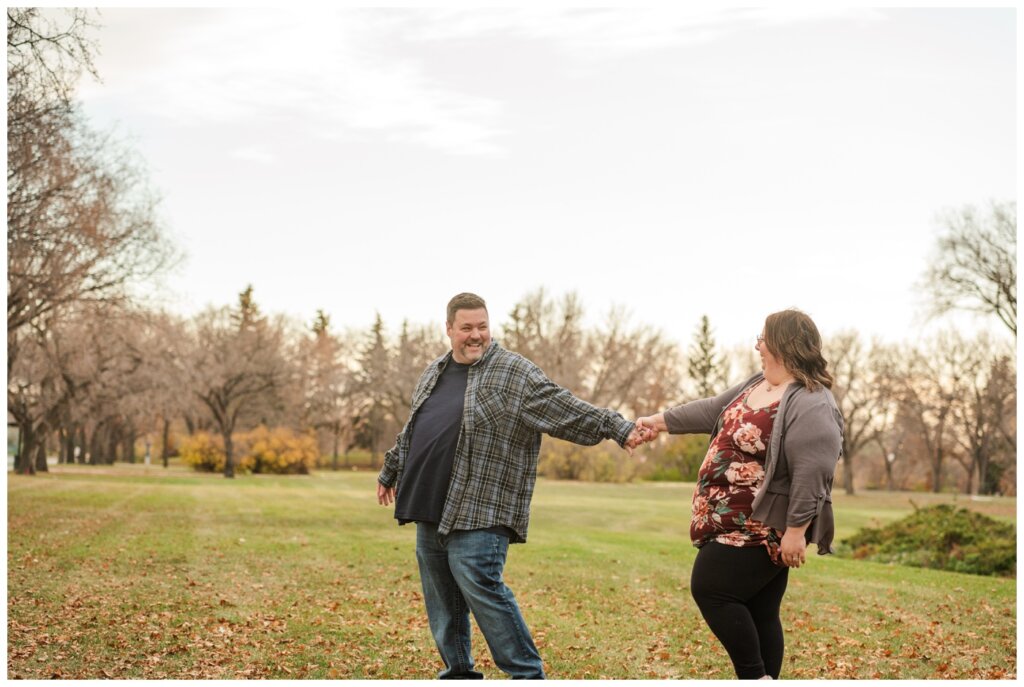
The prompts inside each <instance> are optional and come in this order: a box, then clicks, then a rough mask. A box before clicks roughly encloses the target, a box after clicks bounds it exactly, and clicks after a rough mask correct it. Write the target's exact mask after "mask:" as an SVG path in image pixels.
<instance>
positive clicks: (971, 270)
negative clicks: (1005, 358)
mask: <svg viewBox="0 0 1024 687" xmlns="http://www.w3.org/2000/svg"><path fill="white" fill-rule="evenodd" d="M942 223H943V225H944V227H945V233H943V234H942V235H940V236H939V239H938V245H937V251H936V252H937V254H936V257H935V258H934V260H933V262H932V265H931V267H929V268H928V271H927V272H926V274H925V281H924V288H925V289H926V290H927V291H928V292H929V293H930V294H931V296H932V298H933V304H932V314H935V315H938V314H943V313H946V312H949V311H951V310H966V311H970V312H980V313H985V314H992V315H995V316H996V317H998V318H999V320H1000V321H1001V322H1002V323H1003V324H1004V325H1006V328H1007V329H1009V330H1010V331H1011V332H1012V333H1013V335H1014V337H1016V336H1017V203H1016V202H1015V201H1007V202H1001V203H1000V202H992V203H991V205H990V207H989V212H988V214H987V215H982V214H981V213H980V212H979V211H978V210H977V209H976V208H974V207H972V206H967V207H964V208H962V209H960V210H958V211H949V212H947V213H946V214H945V215H944V216H943V218H942Z"/></svg>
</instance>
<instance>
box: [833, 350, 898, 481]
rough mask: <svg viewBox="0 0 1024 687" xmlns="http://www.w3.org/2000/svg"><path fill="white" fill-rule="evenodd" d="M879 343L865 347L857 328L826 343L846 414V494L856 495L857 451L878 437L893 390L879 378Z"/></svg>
mask: <svg viewBox="0 0 1024 687" xmlns="http://www.w3.org/2000/svg"><path fill="white" fill-rule="evenodd" d="M880 350H881V349H880V348H879V346H878V344H877V343H876V344H875V345H873V346H872V347H871V348H870V349H866V348H865V346H864V343H863V341H862V340H861V338H860V336H859V335H858V334H857V333H856V332H854V331H846V332H841V333H839V334H838V335H836V336H834V337H832V338H830V339H829V340H828V341H827V342H826V344H825V356H826V359H827V360H828V366H829V369H830V370H831V372H832V375H833V377H834V379H835V385H834V387H833V389H832V391H833V393H834V394H835V397H836V402H837V403H838V404H839V409H840V411H841V412H842V414H843V425H844V427H843V459H842V462H843V484H844V487H845V489H846V493H847V494H851V495H852V494H854V492H855V488H854V472H855V466H856V464H857V461H858V459H859V456H858V454H860V453H861V451H862V450H863V449H864V447H865V446H867V445H868V444H869V443H870V442H871V441H873V440H874V439H875V436H876V434H877V433H878V432H879V431H880V426H879V422H880V420H881V419H882V418H883V416H884V414H885V412H886V405H887V403H888V402H889V401H890V398H887V397H886V396H885V395H884V394H887V393H891V390H890V389H888V388H887V385H886V384H885V383H884V382H882V381H880V380H879V379H878V377H879V366H880V362H879V360H878V358H879V355H878V354H877V353H876V351H880Z"/></svg>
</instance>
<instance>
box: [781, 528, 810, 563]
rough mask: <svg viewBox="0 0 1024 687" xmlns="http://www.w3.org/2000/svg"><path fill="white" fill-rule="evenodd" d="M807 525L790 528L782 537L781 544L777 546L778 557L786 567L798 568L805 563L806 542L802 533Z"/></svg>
mask: <svg viewBox="0 0 1024 687" xmlns="http://www.w3.org/2000/svg"><path fill="white" fill-rule="evenodd" d="M806 531H807V525H804V526H803V527H790V528H788V529H787V530H786V531H785V532H784V533H783V535H782V542H781V543H780V544H779V557H780V558H781V559H782V562H783V564H784V565H786V567H789V568H799V567H800V566H801V565H803V564H804V563H805V562H806V561H807V540H806V539H805V538H804V533H805V532H806Z"/></svg>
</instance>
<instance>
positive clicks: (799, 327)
mask: <svg viewBox="0 0 1024 687" xmlns="http://www.w3.org/2000/svg"><path fill="white" fill-rule="evenodd" d="M764 343H765V344H766V345H767V346H768V350H769V351H771V353H772V355H774V356H775V357H776V358H778V359H780V360H781V361H782V364H783V365H785V366H786V370H788V371H789V373H790V374H791V375H793V377H794V378H795V379H796V380H797V381H798V382H800V383H801V384H803V385H804V386H805V387H806V388H807V389H808V390H809V391H817V389H818V387H821V386H823V387H825V388H826V389H831V388H832V382H833V379H832V375H831V374H829V372H828V369H827V368H828V362H827V361H826V360H825V358H824V357H823V356H822V354H821V335H820V334H819V333H818V328H817V327H816V326H815V325H814V321H813V320H812V319H811V318H810V317H808V316H807V315H806V314H804V313H802V312H800V311H799V310H796V309H790V310H782V311H780V312H775V313H772V314H771V315H769V316H768V317H767V318H766V319H765V321H764Z"/></svg>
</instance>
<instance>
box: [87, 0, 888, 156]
mask: <svg viewBox="0 0 1024 687" xmlns="http://www.w3.org/2000/svg"><path fill="white" fill-rule="evenodd" d="M118 13H119V14H118ZM106 14H107V15H110V16H112V17H114V19H115V21H114V22H113V24H114V27H112V28H113V29H116V28H118V27H119V28H120V31H121V32H122V35H121V36H120V40H121V41H122V43H123V44H124V47H122V48H121V50H122V52H124V51H127V50H130V51H131V53H132V54H133V56H135V55H137V56H138V59H137V64H136V60H133V59H125V57H124V55H123V54H122V57H121V64H119V65H117V66H116V67H113V68H108V66H107V65H102V66H101V70H102V71H103V73H104V74H105V75H106V81H107V86H106V87H102V88H101V87H95V88H87V89H85V91H84V92H83V96H84V97H85V98H90V97H96V96H102V97H106V98H121V99H124V100H130V101H131V102H132V103H133V104H134V105H133V107H134V108H135V109H136V110H139V109H141V110H143V111H144V112H145V113H146V114H148V115H151V116H156V117H159V118H164V119H169V120H172V121H174V122H175V123H176V124H178V125H182V126H192V127H196V126H203V125H206V124H210V123H215V124H216V123H221V124H225V123H226V124H232V125H234V124H237V123H241V122H265V123H268V124H270V125H271V126H276V127H279V129H283V128H284V127H287V126H288V125H289V124H292V125H293V126H294V130H295V131H299V132H304V133H308V134H311V135H315V136H322V137H327V138H338V137H343V136H351V135H353V134H356V135H366V134H367V133H368V132H374V131H375V132H379V133H380V134H381V135H382V136H383V137H384V139H386V140H391V141H409V142H412V143H416V144H419V145H423V146H426V147H429V148H433V149H439V150H442V151H445V152H449V153H454V154H461V155H491V156H493V155H501V154H502V153H503V148H502V145H501V139H502V136H503V135H504V134H506V133H507V131H506V127H507V124H503V116H504V115H505V114H506V105H505V103H503V102H502V101H500V100H498V99H496V97H495V96H494V95H489V96H487V97H485V96H481V95H475V94H472V93H469V92H466V91H465V90H464V89H460V88H458V87H456V86H454V85H453V84H451V83H446V82H445V81H444V80H442V78H441V77H440V76H438V75H435V74H432V73H429V72H428V69H427V67H426V66H425V64H424V60H423V57H422V53H421V51H422V47H423V46H424V45H425V44H430V43H433V42H441V41H445V40H449V39H480V38H493V37H495V36H500V35H504V36H508V37H510V38H514V39H516V40H521V41H523V40H525V41H547V42H550V43H552V44H553V45H554V46H555V47H556V48H557V49H559V50H561V51H563V52H564V53H565V54H566V55H567V56H568V57H569V58H570V59H572V60H576V61H581V62H583V63H586V62H589V61H593V60H597V59H607V58H609V57H615V56H618V55H622V54H624V53H631V52H637V51H646V50H652V49H658V48H664V47H668V46H674V45H681V44H691V43H700V42H707V41H711V40H714V39H716V38H720V37H722V36H725V35H727V34H729V33H732V32H736V31H741V30H748V29H753V28H757V27H760V26H765V25H783V24H789V23H793V22H801V21H811V20H819V19H827V18H833V17H836V16H837V15H839V14H841V15H844V16H849V15H850V14H856V15H858V16H862V17H871V16H873V15H872V14H871V12H870V11H865V10H813V9H800V10H793V9H790V10H782V11H777V10H770V9H737V10H725V11H707V10H703V9H696V10H695V9H672V8H639V9H622V8H614V9H600V8H598V9H561V10H550V11H548V10H543V11H542V10H537V9H518V10H507V9H483V10H451V9H448V10H438V9H431V10H379V9H377V10H374V9H363V10H320V11H317V10H311V9H304V10H302V11H287V10H284V9H281V8H277V9H219V10H215V9H208V10H181V11H177V12H175V11H168V10H161V11H155V10H108V11H106ZM147 22H149V23H148V24H147ZM154 24H159V25H160V26H161V27H162V30H161V32H160V34H159V36H160V37H159V38H158V39H157V41H156V43H158V45H149V44H146V45H138V44H136V43H135V39H134V35H136V34H143V33H144V34H145V35H147V36H153V35H154V34H153V32H152V31H145V32H142V31H139V29H140V27H145V28H147V29H151V28H152V25H154ZM133 29H134V31H133ZM128 36H132V38H128ZM107 38H108V37H103V40H104V41H106V40H107ZM117 40H118V37H112V44H113V45H115V46H116V45H117ZM129 46H130V47H129ZM154 56H158V57H159V56H162V57H163V59H153V58H154ZM570 68H571V67H570ZM360 132H362V133H361V134H360Z"/></svg>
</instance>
